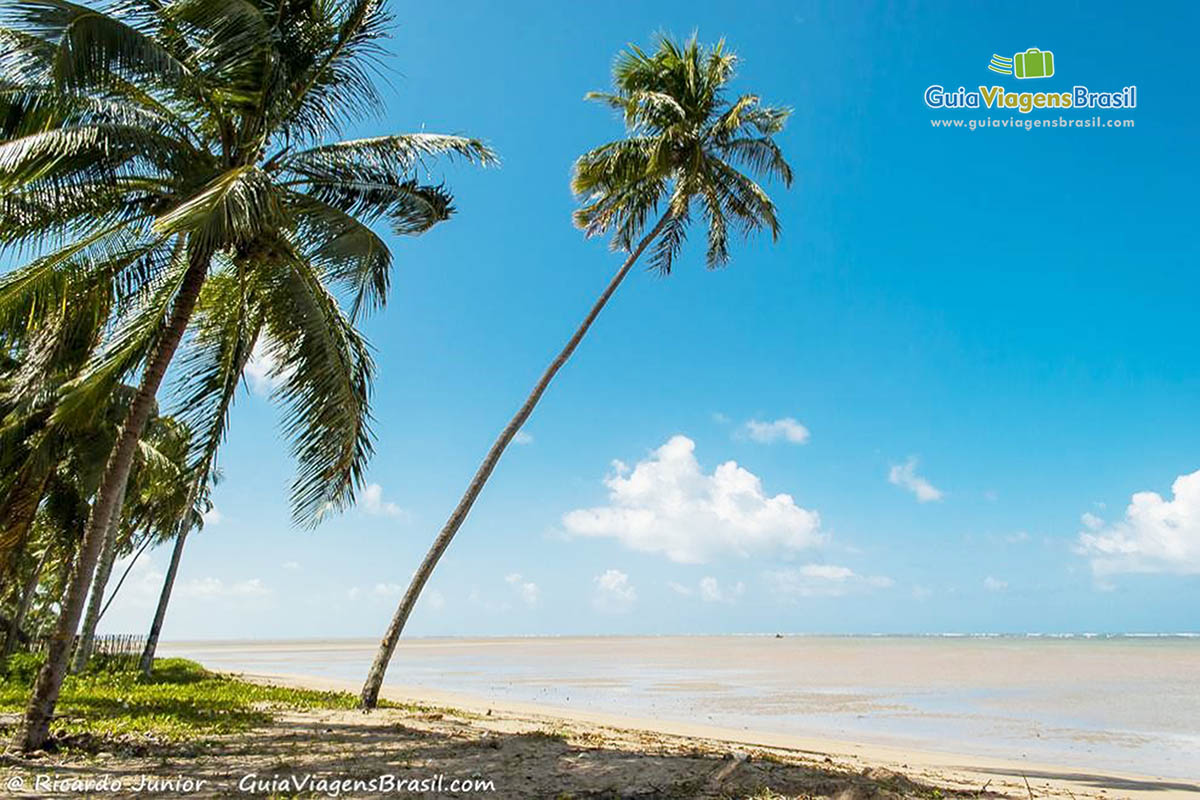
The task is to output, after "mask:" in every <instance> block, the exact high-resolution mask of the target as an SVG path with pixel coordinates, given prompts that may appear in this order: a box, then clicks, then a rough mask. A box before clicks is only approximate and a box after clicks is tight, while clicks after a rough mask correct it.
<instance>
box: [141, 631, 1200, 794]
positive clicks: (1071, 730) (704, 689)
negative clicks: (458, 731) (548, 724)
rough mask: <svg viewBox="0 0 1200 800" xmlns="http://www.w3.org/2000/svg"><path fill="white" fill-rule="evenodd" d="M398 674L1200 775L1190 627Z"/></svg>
mask: <svg viewBox="0 0 1200 800" xmlns="http://www.w3.org/2000/svg"><path fill="white" fill-rule="evenodd" d="M375 646H376V642H375V641H373V640H371V641H367V640H349V639H348V640H306V641H276V642H270V641H255V642H250V641H233V642H173V643H167V644H164V645H163V647H162V648H161V650H162V653H161V654H162V655H164V656H166V655H171V656H184V657H188V658H194V659H196V660H198V661H200V662H202V663H204V664H205V665H206V666H209V667H211V668H214V669H221V670H231V671H246V672H278V673H293V674H307V675H318V676H323V677H330V678H339V679H347V680H354V681H358V680H361V679H362V678H363V676H364V675H365V674H366V671H367V667H368V666H369V664H370V662H371V658H372V656H373V654H374V648H375ZM388 677H389V679H390V681H391V682H395V683H397V684H403V685H406V686H417V687H428V688H432V689H440V690H443V691H451V692H461V693H464V694H472V695H478V696H482V697H488V698H493V699H495V700H509V701H518V702H539V703H545V704H547V705H553V706H559V707H565V708H579V709H587V710H590V711H603V712H608V713H615V714H626V715H630V716H640V717H656V718H664V719H672V720H680V721H686V722H699V723H704V724H710V725H716V726H720V727H725V728H741V729H749V730H761V731H770V732H776V733H787V734H793V735H802V736H826V737H830V738H834V739H842V740H852V741H865V742H873V743H879V744H891V745H899V746H912V747H918V748H921V749H932V750H943V751H948V752H954V753H965V754H978V755H993V756H1000V757H1004V758H1012V759H1028V760H1030V761H1036V762H1044V763H1050V764H1060V765H1064V766H1071V767H1078V768H1091V769H1105V770H1127V771H1133V772H1138V773H1142V774H1148V775H1160V776H1164V777H1174V778H1193V779H1194V778H1197V777H1200V638H1196V637H1087V638H1085V637H1072V638H1042V637H883V636H880V637H818V636H811V637H810V636H788V637H785V638H782V639H776V638H774V637H760V636H696V637H679V636H663V637H595V638H565V637H564V638H520V639H410V640H407V641H405V642H403V643H402V644H401V646H400V647H399V649H398V650H397V652H396V656H395V658H394V659H393V661H392V664H391V667H390V670H389V675H388Z"/></svg>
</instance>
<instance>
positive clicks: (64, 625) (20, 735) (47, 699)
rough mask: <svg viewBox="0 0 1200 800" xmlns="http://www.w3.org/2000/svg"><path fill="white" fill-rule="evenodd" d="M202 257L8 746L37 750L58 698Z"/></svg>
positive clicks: (106, 483)
mask: <svg viewBox="0 0 1200 800" xmlns="http://www.w3.org/2000/svg"><path fill="white" fill-rule="evenodd" d="M208 262H209V255H208V254H207V253H206V252H204V251H203V250H202V249H200V248H197V249H196V250H194V251H193V252H191V253H189V255H188V267H187V270H186V271H185V272H184V274H183V280H182V282H181V283H180V286H179V292H178V294H177V295H176V297H175V303H174V305H173V306H172V308H171V315H170V317H169V318H168V320H167V324H166V325H165V327H164V329H163V335H162V338H161V339H160V340H159V341H158V345H157V347H155V350H154V354H153V355H152V356H151V357H150V358H149V360H148V363H147V365H146V369H145V371H144V372H143V374H142V383H141V385H140V386H139V387H138V391H137V395H136V396H135V397H134V398H133V402H132V403H130V404H129V412H128V414H127V415H126V417H125V423H124V425H122V426H121V432H120V434H119V435H118V437H117V441H116V444H115V445H114V447H113V451H112V455H111V456H109V459H108V465H107V466H106V467H105V469H104V477H103V478H102V479H101V481H100V489H99V490H98V491H97V493H96V501H95V502H94V503H93V504H92V510H91V513H90V514H89V515H88V521H87V526H86V527H85V528H84V532H83V541H82V542H81V543H80V546H79V554H78V556H77V557H76V560H75V568H74V570H73V571H72V573H71V577H70V580H69V581H68V584H67V591H66V594H65V596H64V598H63V607H62V612H61V613H60V615H59V618H58V623H57V624H56V625H55V629H54V633H53V634H52V635H51V637H50V646H49V648H48V650H47V652H46V663H45V664H44V665H43V666H42V669H41V671H40V672H39V673H38V677H37V681H36V682H35V683H34V686H33V694H32V696H31V697H30V698H29V706H28V707H27V708H26V709H25V718H24V719H23V720H22V722H21V724H20V725H18V726H17V731H16V735H15V736H14V737H13V747H14V748H16V749H19V750H23V751H26V752H28V751H31V750H37V749H39V748H41V746H42V745H43V744H44V743H45V741H46V739H47V738H48V737H49V735H50V721H51V719H53V717H54V706H55V704H56V703H57V702H58V693H59V691H60V690H61V689H62V682H63V678H64V677H65V676H66V672H67V664H68V662H69V661H70V658H71V645H72V644H73V642H74V639H75V630H76V629H77V628H78V627H79V618H80V617H81V616H82V615H83V604H84V601H85V600H86V599H87V592H88V587H89V586H90V584H91V581H92V573H93V572H94V571H95V569H96V559H97V558H98V557H99V555H100V546H101V545H102V544H103V543H104V535H105V533H106V532H107V530H108V521H109V519H110V518H111V517H112V514H113V506H114V505H116V504H117V501H118V500H119V499H120V498H121V496H122V495H123V493H124V491H125V484H126V482H127V481H128V480H129V470H130V469H131V468H132V467H133V457H134V455H135V452H136V450H137V444H138V440H139V439H140V438H141V432H142V428H144V427H145V425H146V420H147V419H149V417H150V412H151V410H152V409H153V406H154V398H155V395H156V394H157V393H158V387H159V384H161V383H162V379H163V375H165V374H166V371H167V365H168V364H170V363H171V359H172V358H173V357H174V355H175V350H176V349H177V348H178V347H179V342H180V340H181V339H182V338H183V332H184V330H186V329H187V325H188V321H189V320H190V319H191V317H192V311H193V310H194V309H195V307H196V301H197V300H198V299H199V297H200V289H201V287H202V286H203V285H204V277H205V273H206V272H207V271H208Z"/></svg>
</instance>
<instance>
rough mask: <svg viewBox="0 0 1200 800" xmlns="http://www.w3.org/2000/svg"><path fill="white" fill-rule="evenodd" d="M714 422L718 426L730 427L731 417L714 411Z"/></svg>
mask: <svg viewBox="0 0 1200 800" xmlns="http://www.w3.org/2000/svg"><path fill="white" fill-rule="evenodd" d="M712 421H713V422H715V423H717V424H718V425H728V424H729V423H730V422H731V420H730V419H729V417H728V416H727V415H725V414H722V413H721V412H720V411H714V412H713V413H712Z"/></svg>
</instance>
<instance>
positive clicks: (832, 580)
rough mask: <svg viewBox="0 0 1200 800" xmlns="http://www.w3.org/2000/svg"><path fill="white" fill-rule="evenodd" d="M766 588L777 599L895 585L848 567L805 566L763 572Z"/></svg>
mask: <svg viewBox="0 0 1200 800" xmlns="http://www.w3.org/2000/svg"><path fill="white" fill-rule="evenodd" d="M763 575H764V577H765V578H766V580H767V585H768V586H770V588H771V590H772V591H773V592H775V594H777V595H779V596H780V597H785V598H793V599H794V598H797V597H841V596H842V595H846V594H849V593H851V592H855V591H867V590H870V589H886V588H888V587H890V586H891V585H892V584H893V583H894V582H893V581H892V579H891V578H887V577H884V576H882V575H873V576H864V575H859V574H858V573H857V572H855V571H854V570H852V569H850V568H849V567H841V566H837V565H834V564H805V565H804V566H802V567H799V568H796V569H781V570H773V571H768V572H765V573H763Z"/></svg>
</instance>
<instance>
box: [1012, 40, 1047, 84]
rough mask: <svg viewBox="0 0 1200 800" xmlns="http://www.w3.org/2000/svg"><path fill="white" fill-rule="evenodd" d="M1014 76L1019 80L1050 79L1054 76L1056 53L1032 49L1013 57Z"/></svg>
mask: <svg viewBox="0 0 1200 800" xmlns="http://www.w3.org/2000/svg"><path fill="white" fill-rule="evenodd" d="M1013 62H1014V63H1013V74H1014V75H1016V76H1017V77H1018V78H1049V77H1050V76H1051V75H1053V74H1054V53H1051V52H1050V51H1049V50H1038V49H1037V48H1036V47H1031V48H1029V49H1028V50H1026V51H1025V52H1024V53H1017V54H1016V55H1014V56H1013Z"/></svg>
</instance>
